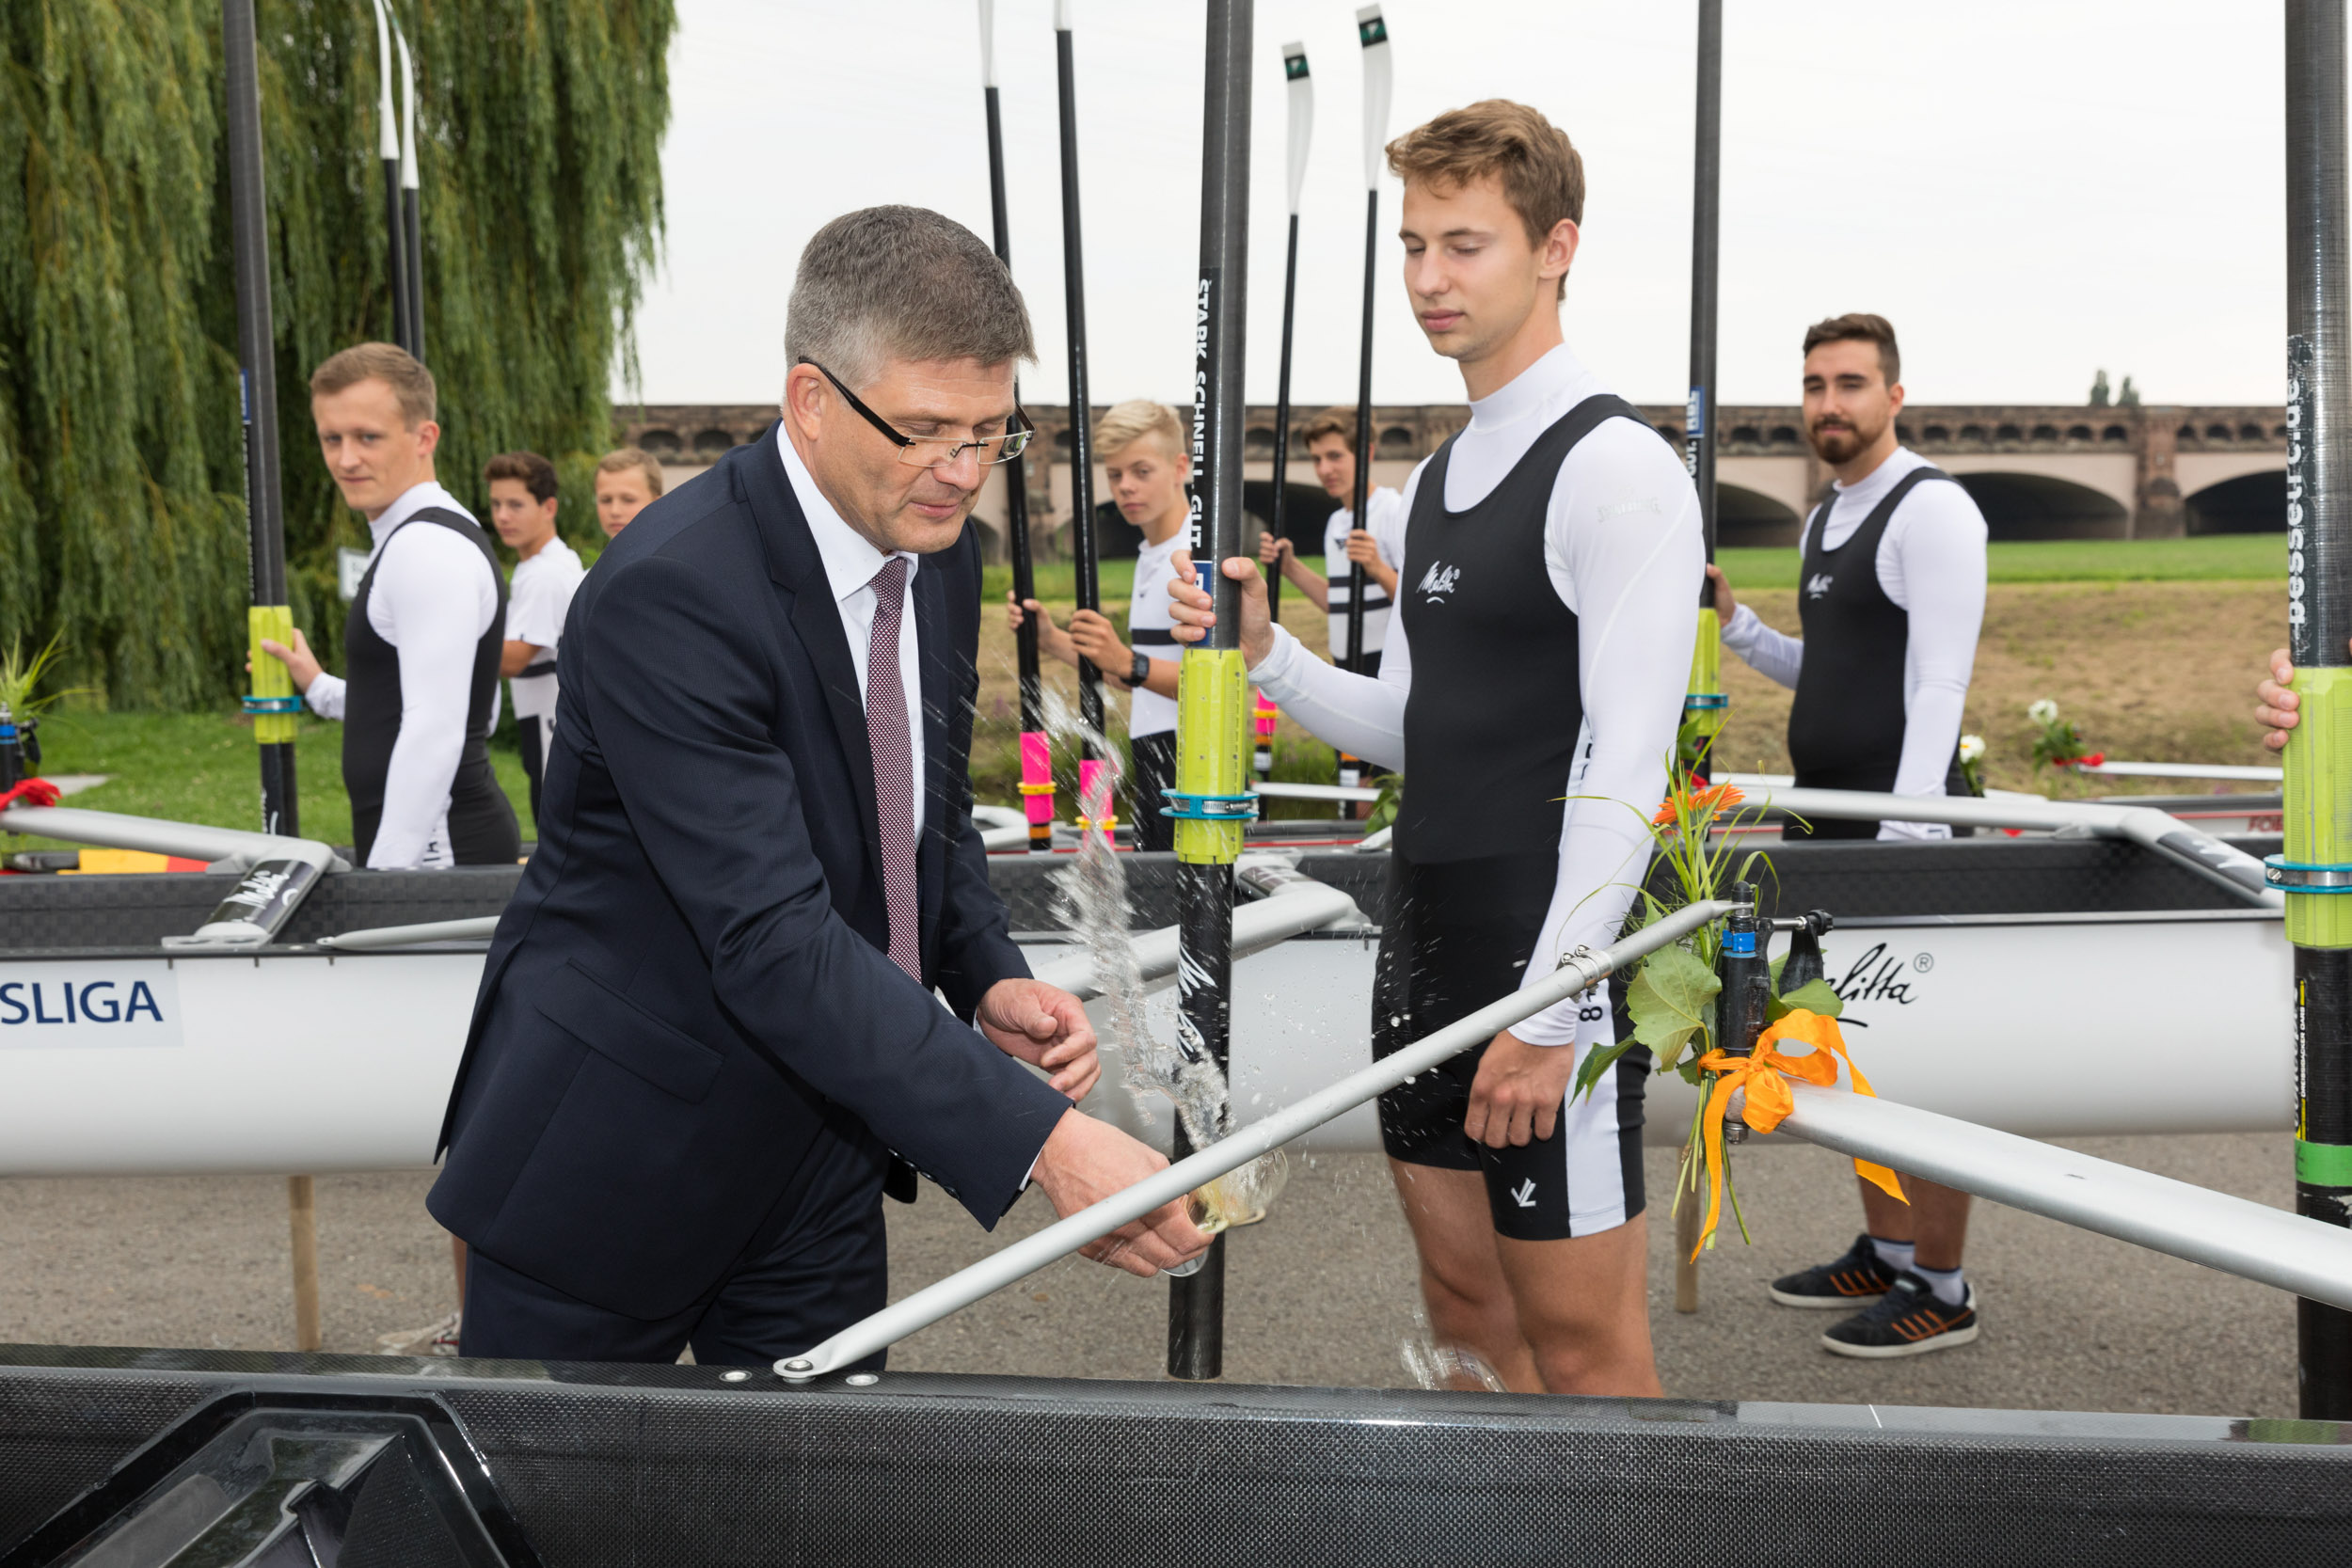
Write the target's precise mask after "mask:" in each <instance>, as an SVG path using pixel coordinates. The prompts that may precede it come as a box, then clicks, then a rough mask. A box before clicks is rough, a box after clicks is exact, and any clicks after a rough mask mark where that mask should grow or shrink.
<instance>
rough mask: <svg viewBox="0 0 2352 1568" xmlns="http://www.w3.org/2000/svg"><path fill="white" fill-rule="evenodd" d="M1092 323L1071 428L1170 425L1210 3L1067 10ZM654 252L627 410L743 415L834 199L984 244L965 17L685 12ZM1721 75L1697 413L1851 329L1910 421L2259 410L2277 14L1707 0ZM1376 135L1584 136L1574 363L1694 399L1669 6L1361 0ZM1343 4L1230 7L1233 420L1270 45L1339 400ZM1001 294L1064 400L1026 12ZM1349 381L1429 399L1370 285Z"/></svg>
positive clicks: (1274, 336) (1391, 254) (973, 61)
mask: <svg viewBox="0 0 2352 1568" xmlns="http://www.w3.org/2000/svg"><path fill="white" fill-rule="evenodd" d="M1074 8H1075V13H1076V33H1075V43H1076V60H1077V77H1078V107H1079V137H1080V165H1081V167H1082V170H1083V194H1084V229H1085V242H1086V251H1085V258H1086V269H1085V270H1086V281H1087V318H1088V323H1089V349H1090V351H1091V356H1092V360H1091V363H1092V391H1093V395H1094V398H1095V400H1096V401H1097V402H1103V403H1107V402H1113V401H1116V400H1118V399H1120V398H1125V397H1136V396H1151V397H1159V398H1163V399H1168V400H1178V399H1182V398H1183V397H1184V396H1185V393H1186V387H1187V381H1188V372H1189V359H1188V354H1187V350H1188V340H1189V332H1190V325H1191V290H1192V280H1193V277H1194V269H1195V266H1196V264H1197V261H1198V258H1199V222H1200V72H1201V56H1202V46H1203V29H1202V20H1203V14H1204V4H1203V0H1152V3H1148V4H1147V3H1144V0H1074ZM678 9H679V29H678V34H677V38H676V41H675V44H674V46H673V48H672V52H671V56H670V87H671V129H670V135H669V141H668V143H667V145H666V147H665V149H664V151H663V157H662V165H663V173H664V179H665V183H666V188H667V201H668V212H669V228H668V238H667V243H666V247H665V251H664V257H663V262H662V266H661V269H660V273H659V275H658V276H657V277H656V278H655V279H654V280H653V282H652V284H651V286H650V287H649V289H648V291H647V293H646V297H645V301H644V309H643V311H642V313H641V314H640V316H639V320H638V334H639V345H640V354H641V358H642V362H643V367H644V387H643V391H644V397H645V398H646V399H647V400H648V401H651V402H657V403H669V402H678V403H731V402H746V403H748V402H766V401H769V400H771V399H772V398H773V397H774V396H775V395H776V392H777V388H779V387H780V385H781V383H782V378H783V373H784V364H783V348H782V341H783V331H784V314H785V311H784V305H785V296H786V293H787V290H788V288H789V285H790V280H791V274H792V266H793V261H794V259H795V258H796V257H797V256H798V254H799V252H800V248H801V246H802V245H803V243H804V242H805V241H806V239H807V238H808V236H809V235H810V234H811V233H812V232H813V231H814V230H816V229H817V228H818V226H819V225H820V224H822V223H823V222H825V220H827V219H828V218H831V217H833V216H834V215H836V214H839V213H842V212H845V211H847V210H850V209H851V208H854V207H859V206H864V205H867V204H871V203H876V202H885V201H904V202H914V203H917V204H921V205H925V206H930V207H934V208H937V209H939V210H940V211H942V212H945V213H946V214H949V215H951V216H953V217H956V218H958V219H960V220H961V221H962V222H964V223H966V224H968V225H970V226H971V227H972V228H973V229H974V230H976V231H977V232H978V233H979V234H980V235H981V236H982V237H983V238H986V237H988V234H989V207H988V155H987V148H986V143H985V140H984V138H983V133H982V119H981V95H980V68H979V38H978V35H979V27H978V20H977V5H976V4H975V0H894V3H883V0H856V3H854V4H850V5H842V4H839V3H838V0H831V3H827V4H812V3H805V0H680V4H679V8H678ZM1724 10H1725V12H1726V22H1725V39H1724V133H1723V143H1724V175H1723V262H1722V268H1723V285H1722V287H1723V296H1722V330H1721V351H1720V352H1721V355H1722V365H1723V371H1722V380H1723V389H1722V393H1721V396H1722V398H1723V399H1724V401H1726V402H1732V403H1742V402H1789V401H1794V398H1795V395H1796V375H1797V362H1798V356H1797V347H1798V341H1799V339H1800V337H1801V335H1802V333H1803V331H1804V325H1805V324H1806V323H1807V322H1809V321H1812V320H1814V319H1816V318H1818V317H1820V316H1823V315H1828V314H1834V313H1836V312H1838V311H1841V310H1856V309H1860V310H1877V311H1880V312H1882V313H1883V314H1885V315H1887V316H1889V317H1890V318H1892V319H1893V321H1894V322H1895V324H1896V326H1897V328H1898V329H1899V332H1900V334H1901V338H1902V344H1903V362H1904V371H1905V375H1904V379H1905V381H1906V383H1907V384H1908V388H1909V390H1910V395H1911V397H1912V398H1913V399H1914V400H1915V401H1923V402H1930V403H2001V402H2018V403H2042V402H2049V403H2071V402H2079V401H2081V400H2082V399H2083V398H2084V396H2085V394H2086V391H2087V389H2088V388H2089V386H2090V379H2091V374H2092V372H2094V371H2095V370H2097V369H2099V368H2100V367H2103V366H2104V367H2105V368H2106V370H2107V371H2108V372H2109V374H2110V375H2111V376H2113V377H2116V378H2119V379H2120V377H2121V376H2122V375H2123V374H2124V373H2126V372H2128V373H2130V374H2132V375H2134V376H2135V377H2136V378H2137V383H2138V385H2139V387H2140V388H2141V389H2142V391H2143V392H2144V393H2145V395H2146V398H2147V400H2148V401H2149V402H2152V403H2241V402H2242V403H2269V402H2275V401H2276V400H2277V399H2278V398H2279V396H2280V380H2281V376H2280V341H2281V339H2282V338H2283V336H2284V310H2285V304H2284V292H2285V283H2284V272H2285V247H2284V243H2283V235H2282V232H2281V228H2282V225H2283V223H2284V196H2283V182H2284V173H2283V157H2282V151H2281V142H2282V136H2283V131H2282V125H2281V115H2282V109H2281V78H2282V75H2283V65H2282V61H2281V58H2280V19H2279V11H2278V8H2276V7H2274V6H2257V5H2230V6H2213V5H2210V4H2186V3H2176V0H2106V3H2099V4H2093V3H2089V0H1981V3H1979V4H1977V5H1973V6H1969V7H1960V8H1955V7H1951V6H1948V5H1926V4H1913V3H1911V0H1872V3H1864V4H1856V3H1854V0H1845V3H1843V4H1839V5H1834V6H1833V5H1822V4H1818V3H1813V0H1782V3H1777V4H1769V3H1764V0H1731V3H1730V4H1728V5H1726V6H1725V7H1724ZM1383 11H1384V13H1385V15H1386V16H1387V18H1388V21H1389V25H1390V33H1391V39H1392V40H1393V42H1392V45H1391V54H1392V56H1393V61H1394V70H1395V80H1396V89H1395V100H1394V106H1393V109H1392V111H1391V115H1390V120H1389V126H1388V131H1389V134H1390V135H1395V134H1397V133H1399V132H1402V131H1404V130H1406V129H1407V128H1409V127H1411V126H1413V125H1415V124H1418V123H1420V122H1421V121H1422V120H1424V119H1428V118H1429V117H1430V116H1432V115H1434V114H1437V113H1438V112H1439V111H1441V110H1444V109H1446V108H1450V107H1454V106H1456V105H1459V104H1462V103H1470V102H1471V101H1473V100H1476V99H1479V98H1486V97H1498V96H1500V97H1508V98H1516V99H1519V100H1521V101H1523V102H1526V103H1532V104H1534V105H1535V106H1536V107H1537V108H1539V109H1541V110H1542V111H1543V112H1544V113H1545V114H1546V115H1547V116H1549V118H1550V119H1552V120H1553V121H1554V122H1555V123H1556V124H1558V125H1559V126H1561V127H1562V128H1563V129H1564V130H1565V131H1566V132H1567V133H1568V135H1569V136H1570V137H1571V138H1572V139H1573V140H1574V141H1575V142H1576V144H1577V146H1578V148H1579V149H1580V150H1581V151H1582V153H1583V155H1584V160H1585V170H1586V181H1587V187H1588V195H1587V199H1586V204H1585V223H1584V228H1583V245H1582V248H1581V250H1580V252H1579V253H1578V256H1577V261H1576V270H1575V272H1574V274H1573V275H1572V277H1570V279H1569V284H1568V297H1567V304H1566V309H1565V323H1566V328H1567V337H1568V341H1569V342H1570V343H1571V344H1572V345H1573V346H1574V347H1575V348H1576V349H1577V351H1578V352H1579V353H1580V354H1581V355H1582V356H1584V357H1585V358H1586V359H1587V361H1588V362H1590V363H1591V364H1592V365H1593V366H1594V367H1595V368H1596V369H1597V370H1598V371H1599V372H1601V373H1602V374H1603V375H1604V376H1606V377H1608V378H1609V380H1610V381H1611V382H1612V383H1613V385H1614V386H1615V387H1616V388H1617V389H1618V390H1620V391H1621V392H1624V393H1625V394H1627V395H1629V396H1631V397H1634V398H1636V399H1640V400H1644V401H1653V402H1679V401H1680V399H1681V396H1682V390H1683V388H1684V386H1685V383H1686V379H1687V370H1688V366H1687V360H1688V355H1689V332H1690V321H1689V311H1690V305H1689V289H1690V245H1691V148H1692V95H1693V69H1694V63H1693V46H1694V41H1695V36H1696V11H1697V7H1696V4H1695V0H1391V3H1389V4H1386V5H1384V7H1383ZM1354 14H1355V5H1354V4H1353V0H1262V3H1261V4H1259V6H1258V7H1257V36H1258V40H1259V48H1258V55H1257V61H1256V67H1257V69H1256V74H1255V89H1254V101H1255V105H1256V108H1255V126H1254V137H1255V150H1254V159H1253V168H1252V179H1251V192H1250V195H1251V206H1250V224H1251V229H1250V254H1251V267H1250V277H1249V288H1250V314H1249V345H1248V347H1249V378H1248V387H1249V396H1250V398H1251V399H1252V401H1265V402H1270V401H1272V399H1273V396H1274V389H1275V372H1276V354H1277V349H1278V339H1279V325H1280V310H1281V285H1282V245H1283V233H1284V208H1283V184H1284V180H1283V166H1284V145H1283V144H1284V139H1285V114H1286V110H1285V106H1284V98H1283V86H1282V77H1281V70H1280V54H1279V51H1280V46H1281V45H1282V44H1283V43H1284V42H1286V41H1291V40H1297V41H1301V42H1303V43H1305V45H1306V46H1307V51H1308V58H1309V63H1310V65H1311V68H1312V71H1313V78H1314V89H1315V125H1314V140H1313V153H1312V164H1311V169H1310V172H1309V175H1308V179H1307V186H1306V195H1305V198H1304V203H1303V217H1302V225H1301V227H1302V236H1303V237H1302V241H1301V245H1300V261H1299V275H1300V284H1299V293H1300V308H1299V319H1298V328H1297V350H1296V352H1297V366H1296V370H1295V398H1296V400H1297V401H1298V402H1300V403H1302V404H1321V403H1327V402H1339V401H1343V400H1348V399H1352V397H1353V395H1354V392H1355V385H1356V355H1357V335H1358V319H1359V310H1360V309H1361V283H1360V281H1359V280H1360V277H1361V268H1362V265H1363V261H1362V249H1361V247H1362V243H1363V241H1362V235H1363V212H1364V189H1365V186H1364V172H1363V164H1364V160H1363V152H1362V133H1361V108H1360V105H1359V86H1360V81H1361V66H1360V61H1359V49H1358V48H1357V44H1356V35H1355V25H1354ZM996 33H997V43H996V54H997V60H998V75H999V79H1000V81H1001V83H1002V86H1003V97H1004V104H1005V119H1006V147H1007V155H1008V158H1009V162H1010V165H1011V173H1010V184H1009V205H1010V210H1011V219H1012V250H1013V274H1014V277H1016V278H1017V279H1018V280H1019V281H1020V283H1021V286H1022V288H1023V290H1024V292H1025V293H1026V295H1027V297H1028V300H1029V306H1030V309H1031V312H1032V314H1033V315H1034V317H1035V319H1036V323H1037V328H1038V347H1039V353H1040V358H1041V364H1040V365H1039V366H1038V367H1037V368H1036V369H1035V370H1034V371H1032V372H1029V373H1027V374H1026V375H1025V377H1024V382H1023V386H1024V390H1025V393H1026V394H1027V395H1028V396H1029V397H1030V398H1031V399H1032V400H1033V401H1036V402H1040V403H1054V402H1059V401H1062V400H1063V398H1064V395H1065V392H1064V388H1065V384H1066V383H1065V374H1064V359H1063V356H1064V354H1065V352H1066V349H1065V347H1064V343H1065V338H1064V332H1063V320H1064V317H1063V308H1062V270H1061V223H1060V197H1059V183H1058V182H1059V173H1058V165H1057V154H1056V146H1057V142H1056V134H1057V133H1056V113H1057V110H1056V100H1055V75H1054V33H1053V7H1052V4H1051V0H999V4H998V5H997V6H996ZM1381 203H1382V205H1381V217H1382V220H1383V226H1384V230H1385V231H1386V232H1387V233H1388V234H1389V235H1390V236H1391V238H1389V239H1387V240H1386V241H1385V242H1384V245H1385V246H1386V248H1385V251H1384V255H1383V258H1382V262H1381V268H1380V274H1379V297H1378V301H1377V304H1376V307H1375V309H1376V313H1377V322H1378V326H1377V333H1376V338H1377V342H1376V346H1375V368H1374V372H1373V377H1374V395H1375V398H1376V399H1377V400H1379V401H1382V402H1396V403H1436V402H1458V401H1460V399H1461V396H1462V393H1461V383H1460V380H1459V378H1458V376H1457V374H1456V373H1455V372H1454V369H1453V367H1452V366H1451V365H1450V364H1449V363H1448V362H1446V361H1444V360H1440V359H1438V358H1437V357H1436V356H1433V355H1432V354H1430V352H1429V351H1428V349H1427V347H1426V346H1425V344H1424V343H1423V341H1422V337H1421V334H1420V331H1419V329H1418V328H1417V327H1416V326H1415V325H1414V324H1413V320H1412V317H1411V313H1410V311H1409V309H1408V308H1407V307H1406V303H1405V297H1404V293H1403V289H1402V286H1401V284H1400V283H1399V281H1398V273H1397V268H1396V265H1395V264H1394V263H1395V261H1396V260H1397V258H1398V254H1399V253H1398V252H1397V251H1396V250H1395V248H1394V241H1393V238H1392V235H1393V224H1394V219H1395V217H1396V212H1397V187H1396V184H1395V182H1394V181H1392V180H1388V179H1385V178H1384V179H1383V182H1382V186H1381Z"/></svg>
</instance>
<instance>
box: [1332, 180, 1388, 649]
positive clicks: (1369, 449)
mask: <svg viewBox="0 0 2352 1568" xmlns="http://www.w3.org/2000/svg"><path fill="white" fill-rule="evenodd" d="M1379 264H1380V192H1379V189H1378V187H1376V186H1375V188H1373V189H1372V190H1370V191H1367V192H1366V193H1365V194H1364V320H1363V336H1362V338H1361V339H1360V341H1359V347H1358V350H1357V355H1356V483H1355V486H1354V488H1353V489H1352V490H1351V491H1350V492H1349V497H1350V499H1349V504H1350V505H1351V506H1353V507H1354V508H1355V514H1354V515H1355V526H1356V527H1358V528H1363V529H1368V528H1370V527H1371V526H1372V517H1371V513H1370V511H1369V508H1370V506H1371V501H1372V453H1373V446H1374V442H1373V434H1372V306H1373V285H1374V282H1375V278H1376V277H1377V275H1378V272H1379ZM1328 564H1329V563H1328V562H1327V565H1328ZM1345 645H1346V648H1347V657H1346V661H1345V662H1346V668H1348V669H1350V670H1353V671H1356V672H1357V673H1363V669H1364V563H1363V562H1360V561H1350V562H1348V563H1347V641H1346V644H1345Z"/></svg>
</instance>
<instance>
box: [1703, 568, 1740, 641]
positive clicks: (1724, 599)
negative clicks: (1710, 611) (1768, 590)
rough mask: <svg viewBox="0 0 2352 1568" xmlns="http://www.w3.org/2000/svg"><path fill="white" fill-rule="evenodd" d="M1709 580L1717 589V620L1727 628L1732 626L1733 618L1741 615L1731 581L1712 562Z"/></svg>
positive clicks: (1708, 573) (1721, 569) (1708, 571)
mask: <svg viewBox="0 0 2352 1568" xmlns="http://www.w3.org/2000/svg"><path fill="white" fill-rule="evenodd" d="M1707 580H1708V582H1710V583H1712V584H1714V587H1715V619H1716V621H1717V622H1719V623H1720V624H1722V625H1724V626H1729V625H1731V618H1732V617H1733V616H1734V615H1737V614H1739V613H1740V601H1739V600H1738V599H1735V598H1733V597H1732V596H1731V579H1730V578H1727V577H1725V576H1724V569H1723V568H1722V567H1721V566H1718V565H1716V564H1715V563H1714V562H1711V561H1710V562H1708V563H1707Z"/></svg>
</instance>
